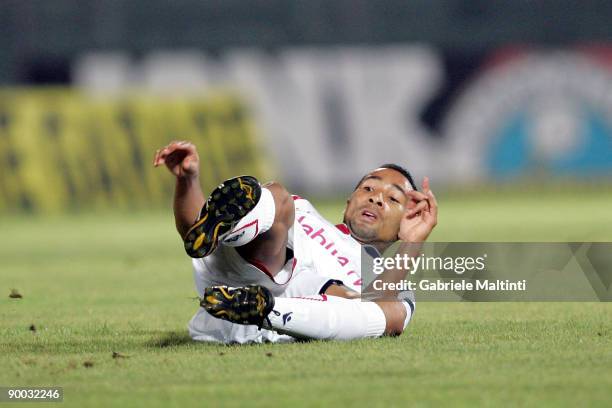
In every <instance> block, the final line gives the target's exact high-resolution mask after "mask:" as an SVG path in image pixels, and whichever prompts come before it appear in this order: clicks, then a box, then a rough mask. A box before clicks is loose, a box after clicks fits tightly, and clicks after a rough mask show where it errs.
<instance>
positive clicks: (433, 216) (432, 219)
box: [426, 190, 438, 227]
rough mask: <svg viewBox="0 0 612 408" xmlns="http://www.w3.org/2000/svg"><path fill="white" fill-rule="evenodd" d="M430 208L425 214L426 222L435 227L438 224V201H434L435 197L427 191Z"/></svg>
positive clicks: (431, 192)
mask: <svg viewBox="0 0 612 408" xmlns="http://www.w3.org/2000/svg"><path fill="white" fill-rule="evenodd" d="M428 195H429V196H430V200H429V202H430V203H431V206H430V207H429V211H428V213H427V214H426V221H427V222H428V223H429V224H430V225H432V226H433V227H435V226H436V225H437V224H438V201H437V200H436V196H435V195H434V193H433V191H431V190H430V191H429V194H428Z"/></svg>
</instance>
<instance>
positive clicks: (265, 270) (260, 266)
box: [247, 259, 274, 281]
mask: <svg viewBox="0 0 612 408" xmlns="http://www.w3.org/2000/svg"><path fill="white" fill-rule="evenodd" d="M247 262H248V263H250V264H251V265H253V266H254V267H256V268H257V269H259V270H261V271H262V272H263V273H265V274H266V275H268V276H269V277H270V279H272V281H274V276H272V274H271V273H270V271H269V270H268V268H267V267H266V265H264V263H263V262H261V261H258V260H257V259H247Z"/></svg>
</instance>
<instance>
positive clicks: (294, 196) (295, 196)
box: [291, 194, 303, 201]
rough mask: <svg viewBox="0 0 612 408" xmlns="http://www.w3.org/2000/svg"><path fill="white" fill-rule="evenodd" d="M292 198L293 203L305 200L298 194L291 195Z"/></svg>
mask: <svg viewBox="0 0 612 408" xmlns="http://www.w3.org/2000/svg"><path fill="white" fill-rule="evenodd" d="M291 197H292V198H293V201H295V200H303V198H302V197H300V196H299V195H297V194H291Z"/></svg>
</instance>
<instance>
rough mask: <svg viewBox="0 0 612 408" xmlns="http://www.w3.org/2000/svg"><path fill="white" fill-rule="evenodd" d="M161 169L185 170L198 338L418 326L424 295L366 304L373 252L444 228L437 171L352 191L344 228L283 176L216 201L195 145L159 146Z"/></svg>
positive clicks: (231, 190)
mask: <svg viewBox="0 0 612 408" xmlns="http://www.w3.org/2000/svg"><path fill="white" fill-rule="evenodd" d="M153 164H154V165H155V166H160V165H162V164H165V165H166V167H167V168H168V169H169V170H170V171H171V172H172V174H174V176H175V177H176V188H175V194H174V206H173V207H174V217H175V222H176V228H177V230H178V232H179V234H180V235H181V238H182V239H183V241H184V243H185V249H186V251H187V253H188V254H189V255H190V256H191V257H193V258H194V259H193V262H192V263H193V269H194V279H195V284H196V289H197V291H198V294H199V295H200V297H201V299H202V300H201V302H200V305H201V306H202V307H201V308H200V309H199V311H198V312H197V313H196V315H195V316H194V317H193V318H192V319H191V321H190V323H189V332H190V334H191V336H192V338H193V339H195V340H202V341H217V342H223V343H232V342H237V343H245V342H262V341H287V340H292V339H293V338H296V337H297V338H313V339H343V340H347V339H357V338H364V337H378V336H381V335H398V334H401V333H402V332H403V330H404V329H405V328H406V326H407V325H408V323H409V321H410V318H411V316H412V314H413V313H414V299H413V298H411V297H412V296H411V295H412V294H408V295H406V294H404V295H402V296H403V297H401V298H400V299H397V297H396V298H394V299H392V300H393V301H390V299H388V298H382V297H379V298H377V299H375V300H374V301H368V302H366V301H360V299H359V296H360V295H359V292H361V284H362V282H361V248H362V246H364V247H365V248H366V252H368V253H369V254H370V255H371V256H378V255H379V254H380V253H382V251H384V250H385V249H386V248H388V247H389V246H390V245H391V244H393V243H394V242H396V241H397V240H398V239H401V240H402V241H405V242H408V243H415V242H416V243H420V242H424V241H425V240H426V239H427V237H428V236H429V234H430V233H431V231H432V229H433V228H434V227H435V225H436V223H437V203H436V199H435V197H434V195H433V193H432V192H431V190H430V189H429V181H428V180H427V178H425V180H424V181H423V192H418V191H416V186H415V184H414V181H413V180H412V177H411V176H410V174H409V173H408V172H407V171H406V170H405V169H403V168H401V167H399V166H396V165H384V166H382V167H380V168H378V169H375V170H374V171H372V172H370V173H368V174H367V175H365V176H364V177H363V178H362V180H361V181H360V182H359V183H358V185H357V187H356V188H355V190H354V191H353V193H352V194H351V196H350V197H349V199H348V201H347V205H346V208H345V211H344V223H343V224H339V225H333V224H331V223H329V222H328V221H327V220H325V219H324V218H323V217H322V216H321V215H320V214H319V213H318V212H317V211H316V210H315V209H314V207H313V206H312V205H311V204H310V203H309V202H308V201H306V200H304V199H302V198H301V197H298V196H292V195H291V194H289V193H288V192H287V191H286V190H285V188H284V187H283V186H282V185H280V184H279V183H268V184H265V185H263V186H261V185H260V184H259V182H258V181H257V180H256V179H255V178H253V177H250V176H240V177H235V178H232V179H229V180H227V181H225V182H223V183H222V184H221V185H219V186H218V187H217V188H216V189H215V190H213V192H212V193H211V195H210V196H209V197H208V199H205V198H204V195H203V193H202V190H201V187H200V182H199V157H198V154H197V151H196V148H195V146H194V145H193V144H191V143H189V142H173V143H170V144H169V145H168V146H166V147H164V148H162V149H160V150H158V151H157V152H156V154H155V158H154V161H153ZM406 245H408V244H406ZM393 272H394V271H391V273H393ZM404 272H405V271H404ZM401 278H403V276H402V277H396V278H393V279H401ZM395 295H397V294H395ZM213 316H214V317H213ZM262 328H263V330H262Z"/></svg>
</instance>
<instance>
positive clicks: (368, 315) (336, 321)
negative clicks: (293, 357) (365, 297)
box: [268, 295, 386, 340]
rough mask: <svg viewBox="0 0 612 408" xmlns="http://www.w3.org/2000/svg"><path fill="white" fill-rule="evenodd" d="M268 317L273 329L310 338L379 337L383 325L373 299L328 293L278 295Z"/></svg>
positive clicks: (383, 327) (379, 311)
mask: <svg viewBox="0 0 612 408" xmlns="http://www.w3.org/2000/svg"><path fill="white" fill-rule="evenodd" d="M268 319H270V326H271V327H270V328H271V329H272V330H276V331H278V332H280V333H285V334H290V335H292V336H294V337H301V338H309V339H335V340H352V339H361V338H364V337H379V336H382V334H383V333H384V331H385V326H386V319H385V314H384V313H383V311H382V309H381V308H380V307H379V306H378V305H377V304H376V303H374V302H362V301H361V300H359V299H345V298H342V297H337V296H328V295H315V296H311V297H302V298H278V297H277V298H276V299H275V304H274V310H273V311H272V312H271V313H270V314H269V315H268Z"/></svg>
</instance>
